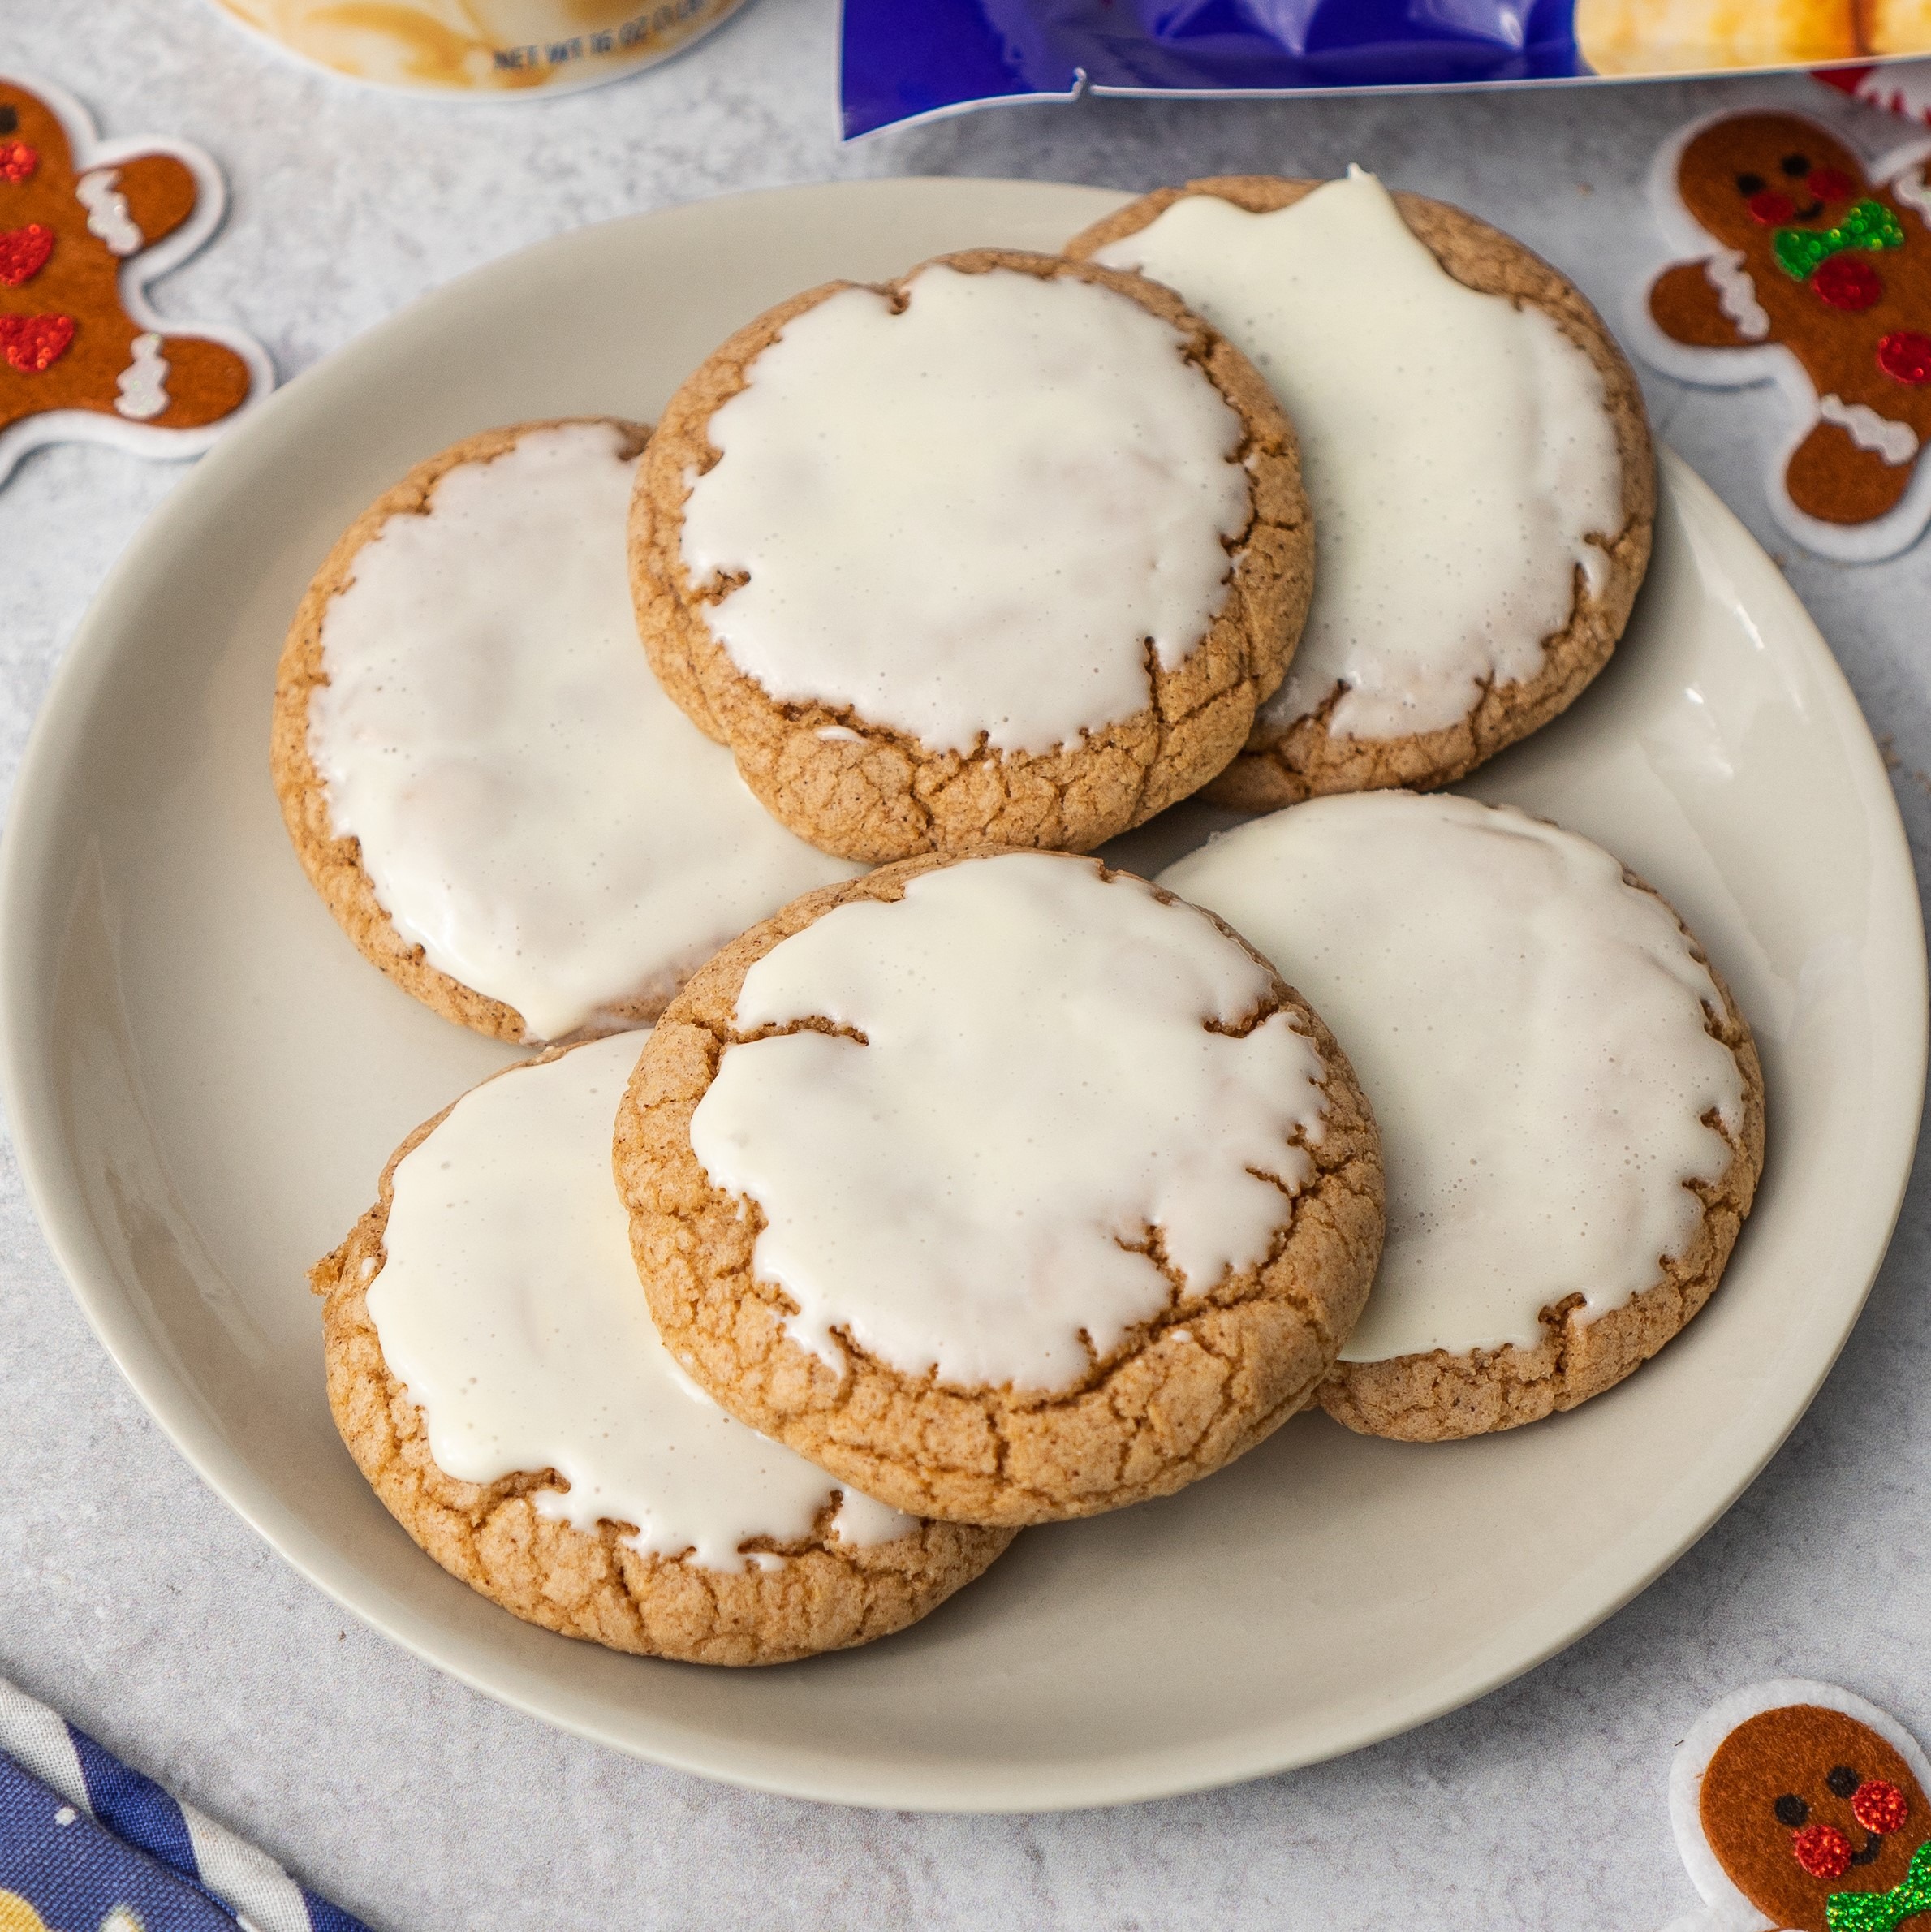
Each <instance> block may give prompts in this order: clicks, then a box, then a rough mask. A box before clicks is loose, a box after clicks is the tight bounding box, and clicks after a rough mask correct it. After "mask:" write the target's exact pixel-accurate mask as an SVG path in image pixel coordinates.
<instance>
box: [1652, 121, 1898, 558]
mask: <svg viewBox="0 0 1931 1932" xmlns="http://www.w3.org/2000/svg"><path fill="white" fill-rule="evenodd" d="M1671 172H1672V179H1671V181H1670V184H1669V192H1670V196H1671V201H1672V205H1673V208H1674V209H1675V210H1677V211H1679V212H1680V213H1681V214H1682V215H1683V216H1687V226H1688V228H1689V232H1690V233H1691V234H1692V235H1694V236H1695V237H1696V239H1697V240H1698V241H1699V242H1700V244H1701V246H1702V252H1701V254H1700V258H1699V259H1698V260H1696V261H1686V262H1683V263H1679V264H1678V265H1675V266H1674V267H1671V268H1669V269H1666V270H1665V271H1664V272H1663V273H1662V274H1661V275H1659V276H1658V277H1657V279H1656V281H1655V282H1654V283H1653V285H1652V286H1651V288H1650V290H1649V300H1648V304H1647V309H1648V315H1647V318H1646V319H1647V320H1648V321H1649V322H1650V323H1652V324H1653V326H1654V327H1655V329H1656V330H1658V331H1660V333H1661V334H1662V337H1663V338H1664V339H1665V341H1666V343H1667V344H1668V345H1671V349H1669V350H1666V351H1664V352H1663V353H1662V354H1660V355H1653V356H1652V358H1651V359H1652V360H1657V361H1659V362H1661V363H1662V366H1664V367H1666V368H1668V369H1671V370H1672V373H1680V374H1682V375H1683V376H1684V377H1686V378H1687V379H1688V380H1690V381H1699V380H1700V381H1709V382H1750V381H1761V380H1762V379H1763V377H1764V376H1765V374H1768V373H1778V368H1776V367H1766V366H1765V364H1764V363H1763V361H1762V359H1761V357H1752V356H1748V355H1745V356H1740V357H1739V356H1738V355H1737V353H1736V352H1737V351H1750V350H1753V349H1765V350H1781V351H1785V352H1787V357H1788V358H1789V359H1790V360H1789V364H1785V365H1780V366H1786V367H1791V374H1792V377H1793V382H1792V383H1791V385H1790V386H1795V385H1797V384H1801V386H1802V387H1803V389H1804V391H1805V392H1806V393H1805V396H1804V399H1805V400H1806V401H1807V402H1808V405H1809V407H1810V409H1811V411H1812V418H1813V420H1812V423H1811V425H1810V427H1809V429H1808V433H1806V434H1805V435H1804V437H1803V438H1802V439H1801V440H1800V442H1798V444H1797V445H1796V446H1795V448H1794V449H1793V450H1792V451H1791V453H1790V455H1789V457H1788V459H1787V464H1786V465H1785V468H1784V472H1783V475H1782V479H1781V481H1782V491H1783V494H1784V499H1785V502H1787V505H1788V506H1789V507H1790V508H1791V510H1792V511H1795V520H1793V519H1792V518H1791V517H1790V516H1786V517H1785V519H1784V520H1785V521H1786V523H1787V524H1790V526H1791V528H1795V530H1796V531H1797V533H1798V534H1800V535H1804V536H1806V537H1808V534H1809V533H1808V531H1807V530H1806V528H1805V527H1804V520H1808V521H1809V522H1811V523H1812V524H1821V525H1826V526H1833V525H1834V526H1837V527H1838V528H1844V529H1851V528H1856V527H1857V526H1863V525H1870V524H1875V523H1877V522H1878V521H1879V520H1882V519H1885V518H1886V517H1889V516H1890V515H1892V513H1893V512H1894V511H1898V510H1899V506H1900V505H1901V504H1903V502H1904V499H1905V498H1906V496H1907V493H1909V492H1910V491H1911V490H1912V484H1913V479H1914V477H1915V475H1916V471H1917V468H1918V467H1919V466H1918V458H1919V455H1920V452H1921V451H1922V450H1923V448H1924V446H1925V442H1926V441H1927V440H1931V192H1927V190H1926V188H1925V180H1924V175H1923V171H1922V170H1921V169H1903V170H1898V171H1897V172H1896V173H1895V175H1894V177H1893V178H1890V179H1879V180H1876V181H1873V179H1870V178H1869V175H1867V174H1866V171H1865V170H1864V164H1863V163H1862V162H1860V160H1859V158H1858V157H1857V156H1856V155H1855V154H1854V153H1851V150H1850V149H1848V148H1847V147H1846V146H1845V145H1844V144H1843V142H1841V141H1839V140H1837V139H1836V137H1835V136H1833V135H1832V134H1831V133H1830V132H1829V131H1828V130H1827V129H1825V128H1823V127H1819V126H1818V125H1817V123H1814V122H1812V121H1808V120H1805V119H1802V118H1800V116H1798V115H1795V114H1729V115H1726V116H1724V117H1722V119H1718V120H1716V121H1713V122H1711V123H1709V124H1707V125H1705V126H1704V127H1701V128H1700V130H1698V131H1696V132H1694V133H1693V134H1692V136H1691V138H1690V139H1689V140H1687V141H1686V142H1684V143H1683V145H1682V147H1681V149H1680V151H1679V153H1677V154H1676V156H1675V162H1674V166H1673V169H1672V170H1671ZM1666 218H1668V213H1667V211H1666ZM1672 225H1674V226H1678V227H1679V228H1681V227H1683V226H1685V224H1683V223H1682V222H1675V223H1673V224H1672ZM1678 346H1679V347H1680V348H1681V349H1682V350H1683V351H1692V352H1693V351H1719V352H1720V353H1719V354H1718V356H1712V357H1707V358H1705V360H1704V364H1703V366H1701V367H1698V366H1697V365H1696V358H1695V356H1694V355H1693V354H1692V355H1691V356H1687V357H1686V356H1677V355H1675V354H1674V353H1673V352H1671V351H1672V350H1673V349H1674V348H1675V347H1678ZM1726 357H1727V359H1728V365H1727V367H1726V361H1725V358H1726ZM1679 364H1683V366H1681V367H1679ZM1921 524H1922V518H1921V517H1916V518H1915V520H1913V521H1912V527H1911V528H1903V523H1902V522H1900V523H1899V526H1898V527H1897V528H1894V529H1893V530H1890V531H1889V532H1887V533H1886V536H1887V537H1897V538H1899V540H1900V541H1889V542H1879V543H1876V544H1874V546H1873V547H1872V548H1871V550H1870V551H1869V554H1885V551H1886V550H1887V549H1889V550H1894V549H1898V548H1901V547H1902V545H1903V542H1907V541H1910V540H1911V538H1912V537H1913V536H1915V535H1916V528H1919V527H1921ZM1816 547H1818V548H1821V549H1825V550H1829V551H1830V552H1831V553H1832V554H1844V555H1855V554H1859V548H1858V546H1857V545H1856V543H1855V542H1852V543H1851V544H1849V545H1847V546H1833V545H1831V544H1830V543H1829V542H1828V541H1826V542H1824V543H1820V544H1817V546H1816Z"/></svg>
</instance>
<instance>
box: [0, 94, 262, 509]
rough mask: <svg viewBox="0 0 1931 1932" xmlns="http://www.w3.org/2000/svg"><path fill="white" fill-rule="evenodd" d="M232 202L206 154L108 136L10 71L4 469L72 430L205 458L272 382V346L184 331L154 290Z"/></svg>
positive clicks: (0, 180) (4, 105)
mask: <svg viewBox="0 0 1931 1932" xmlns="http://www.w3.org/2000/svg"><path fill="white" fill-rule="evenodd" d="M221 213H222V185H221V177H220V175H219V174H218V172H217V171H216V170H215V167H214V165H213V162H211V161H209V158H208V157H206V156H205V155H204V154H202V153H200V151H199V150H198V149H192V148H190V147H188V146H187V145H186V144H184V143H181V142H175V141H159V140H153V141H138V142H116V143H114V144H110V145H106V146H102V145H100V144H97V143H96V141H95V140H94V137H93V128H92V126H91V125H90V124H89V123H88V119H87V116H86V114H84V111H83V110H82V109H81V108H80V105H79V103H78V102H76V101H73V100H72V99H71V98H70V97H67V96H66V95H64V94H62V93H61V92H60V90H59V89H58V88H52V87H50V86H49V85H48V84H46V83H45V82H38V81H37V82H35V83H34V84H32V85H31V86H29V85H28V84H26V83H24V82H23V81H20V80H16V79H15V78H13V77H11V76H9V75H3V74H0V477H5V475H6V472H7V471H8V470H9V469H10V468H11V467H12V465H13V464H14V463H15V461H17V460H18V459H19V457H20V456H21V455H24V453H25V452H26V451H27V450H28V449H30V448H32V447H34V446H37V445H38V444H40V443H42V442H52V441H54V440H56V439H61V438H79V439H83V440H91V441H95V442H117V443H120V444H122V445H123V446H127V447H131V448H133V449H136V450H139V451H143V452H144V453H146V454H149V455H193V454H195V453H196V451H199V450H200V449H203V448H205V446H207V443H208V442H209V440H210V439H211V438H212V437H213V434H214V433H216V431H217V429H218V427H219V426H221V425H224V424H225V423H226V421H227V420H228V419H230V418H231V417H232V416H234V415H235V412H237V411H238V410H239V409H241V408H243V407H244V405H245V404H247V403H249V402H251V401H252V400H255V399H258V398H259V397H261V396H262V395H265V394H266V393H267V392H268V390H269V388H270V387H271V386H273V383H274V373H273V371H272V369H271V368H270V367H269V361H268V358H267V357H266V356H265V354H264V353H263V352H262V351H261V347H259V345H258V344H256V343H254V342H252V341H251V340H250V339H248V337H246V336H244V335H241V334H238V333H237V332H236V331H235V330H226V329H219V328H213V327H204V328H199V329H196V330H195V331H193V332H192V333H175V332H174V331H173V330H170V328H169V326H168V325H167V324H166V323H165V322H163V321H162V320H161V319H160V317H157V316H155V315H154V314H153V313H150V312H149V309H148V308H147V307H146V305H145V304H144V301H143V300H142V287H143V285H144V283H145V282H147V281H148V280H149V279H150V278H152V277H153V276H154V275H156V274H160V273H162V272H163V271H164V270H167V269H169V268H171V267H173V266H174V265H175V263H176V262H178V261H180V260H181V259H182V257H183V256H185V255H187V254H188V253H190V252H192V250H193V249H194V248H196V247H198V246H199V245H200V243H201V242H202V241H203V240H205V239H206V237H207V236H208V235H209V233H210V232H211V231H212V230H213V227H214V226H215V225H216V224H217V223H218V222H219V220H220V218H221Z"/></svg>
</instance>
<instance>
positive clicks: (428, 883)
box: [308, 423, 863, 1039]
mask: <svg viewBox="0 0 1931 1932" xmlns="http://www.w3.org/2000/svg"><path fill="white" fill-rule="evenodd" d="M617 450H618V433H617V431H616V430H615V429H613V428H612V427H611V426H610V425H607V424H597V423H593V424H578V425H571V426H568V427H564V428H560V429H545V430H541V431H537V432H532V433H530V434H528V435H526V436H524V437H523V438H521V439H520V440H519V442H518V443H517V444H516V446H515V449H513V450H512V451H510V452H509V453H508V454H506V455H502V456H498V457H497V458H495V459H494V460H493V461H491V462H489V463H486V464H485V463H470V464H463V465H461V466H460V467H459V468H456V469H454V470H451V471H450V472H448V473H447V474H446V475H445V476H444V477H443V478H442V481H441V482H440V483H438V484H437V486H436V491H435V494H434V496H433V498H432V499H431V503H430V508H429V513H428V514H427V515H404V516H395V517H391V518H390V520H389V521H388V523H387V524H385V525H384V526H383V528H382V529H381V532H380V533H378V534H377V536H376V537H374V538H373V540H372V541H370V542H369V543H367V544H365V545H364V546H363V548H362V550H361V551H360V554H358V555H357V557H356V561H355V564H354V580H353V581H352V582H351V584H350V585H349V587H348V588H347V589H346V590H344V591H343V593H342V594H341V595H340V596H338V597H336V598H335V599H334V601H333V602H331V603H330V606H329V609H328V614H327V616H326V617H325V620H324V623H323V626H322V653H323V659H324V663H325V668H326V671H327V673H328V677H329V683H328V684H327V686H326V687H325V688H321V689H318V690H317V692H315V694H314V696H313V697H312V700H311V701H310V705H309V725H308V747H309V753H310V755H311V757H312V758H313V760H314V761H315V766H316V769H317V771H318V772H319V773H320V774H321V777H322V778H323V780H324V782H325V783H326V785H327V787H328V793H329V812H330V819H331V822H333V824H334V828H335V830H337V831H338V833H343V834H354V835H355V836H356V837H357V838H359V839H360V840H361V842H362V863H363V865H364V869H366V870H367V872H368V873H369V878H371V879H372V880H373V882H374V886H375V891H376V896H377V899H379V900H380V901H381V905H382V907H383V908H384V910H385V911H386V912H387V913H388V914H389V916H390V919H391V920H392V921H394V924H395V926H396V929H397V930H398V931H399V932H400V933H401V934H402V935H403V938H405V939H407V940H411V941H413V942H416V943H418V944H420V946H421V947H423V949H424V951H425V953H426V954H427V955H428V957H429V963H430V964H432V965H433V966H436V967H438V968H441V970H442V971H443V972H446V973H448V974H450V976H451V977H453V978H455V979H458V980H459V981H462V982H463V984H464V985H468V986H472V987H474V988H475V989H476V990H477V991H478V992H481V993H485V994H489V996H490V997H491V998H496V999H500V1000H503V1001H505V1002H506V1003H508V1004H509V1005H511V1006H513V1007H515V1008H516V1010H517V1011H519V1013H521V1014H522V1016H523V1017H524V1023H525V1024H526V1026H527V1027H528V1030H529V1033H530V1035H531V1037H532V1038H537V1039H555V1038H558V1037H561V1036H562V1035H564V1034H567V1033H570V1032H571V1031H573V1030H574V1029H576V1028H578V1027H580V1026H583V1025H585V1024H590V1023H592V1022H593V1021H595V1020H597V1016H599V1014H600V1013H602V1012H605V1011H607V1010H608V1009H609V1008H610V1007H611V1006H613V1005H614V1003H618V1002H619V1001H621V1000H623V998H626V997H627V996H629V995H631V994H636V993H639V992H641V991H644V990H662V991H664V992H666V993H667V992H668V991H669V990H670V989H671V988H672V987H673V986H674V985H675V983H676V981H678V980H679V979H680V978H681V977H683V975H684V974H685V973H687V972H689V971H690V970H691V969H692V968H693V967H695V966H696V965H698V964H701V963H702V962H703V960H705V959H706V958H708V957H709V955H710V954H711V953H713V951H716V950H717V948H718V947H720V946H721V945H722V944H723V943H724V942H726V940H728V939H730V938H733V937H734V936H735V934H738V933H739V932H740V931H742V930H743V929H744V927H746V926H748V925H752V923H753V922H755V921H757V920H759V919H761V918H763V917H765V916H766V915H767V914H769V913H770V912H774V911H776V910H777V908H778V907H779V906H781V905H782V904H784V903H786V901H787V900H788V899H793V898H795V896H796V895H798V894H799V893H800V892H804V891H808V890H810V889H811V888H812V887H813V886H822V885H825V884H829V883H830V882H832V881H834V880H838V879H846V878H852V877H853V876H855V875H856V873H858V872H860V871H861V870H862V869H863V868H862V867H860V866H855V865H847V863H845V862H844V861H843V860H837V859H831V858H827V857H826V856H825V855H824V854H822V853H821V852H815V851H813V850H812V847H809V846H808V845H807V844H805V843H804V841H803V840H802V839H797V838H795V837H794V836H793V835H792V834H791V833H789V832H787V831H786V830H784V829H783V827H782V826H779V825H778V824H777V823H776V822H774V820H773V819H772V818H771V817H769V815H768V814H767V813H765V810H764V809H763V808H762V807H761V805H760V804H758V803H757V801H756V800H755V799H754V798H752V796H751V794H750V792H749V791H748V790H746V788H745V787H744V783H743V782H742V780H740V779H739V777H738V774H737V770H736V768H735V765H733V764H732V762H731V754H730V753H728V752H726V751H725V750H724V749H723V748H722V747H721V746H718V745H715V744H712V743H711V742H710V741H709V740H708V739H706V738H705V737H704V736H703V735H702V734H701V733H700V732H699V731H697V730H696V727H694V726H692V723H691V722H690V721H689V720H688V719H687V718H685V717H684V716H683V714H682V713H681V712H680V711H679V710H678V709H677V708H676V707H675V705H673V704H672V703H671V702H670V700H669V699H668V698H667V697H666V696H664V694H663V692H662V690H661V689H660V688H659V687H658V685H657V679H655V678H654V677H653V675H651V671H650V666H649V662H648V660H647V659H646V658H645V657H644V650H643V647H642V645H640V644H639V642H638V640H637V633H636V619H635V618H634V616H633V615H632V610H631V598H630V589H629V584H628V580H627V569H626V564H625V547H624V528H625V520H626V517H627V513H628V507H629V500H630V490H631V481H632V479H633V475H634V472H635V468H636V466H635V464H631V463H626V462H621V461H619V459H618V455H617Z"/></svg>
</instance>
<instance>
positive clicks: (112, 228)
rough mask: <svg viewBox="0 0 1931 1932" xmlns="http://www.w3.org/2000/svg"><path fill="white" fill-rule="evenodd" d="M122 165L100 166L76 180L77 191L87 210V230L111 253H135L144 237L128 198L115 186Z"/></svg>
mask: <svg viewBox="0 0 1931 1932" xmlns="http://www.w3.org/2000/svg"><path fill="white" fill-rule="evenodd" d="M120 178H121V170H119V168H96V169H95V170H93V173H92V174H91V175H82V176H81V177H80V179H79V180H78V181H76V182H75V183H74V192H75V195H76V196H79V197H80V205H81V206H82V207H83V208H84V209H86V210H87V231H88V234H89V235H97V236H99V238H100V239H101V240H102V241H104V242H106V244H107V246H108V249H109V251H110V252H111V253H113V254H115V255H131V254H132V253H133V252H134V251H135V250H136V248H139V247H140V245H141V243H142V241H143V239H144V237H143V235H142V234H141V231H140V228H139V227H138V226H136V222H135V219H134V217H133V216H132V215H131V214H130V213H128V212H127V196H125V195H123V193H122V192H121V191H120V189H119V188H118V187H117V186H116V185H115V184H116V183H118V182H119V180H120Z"/></svg>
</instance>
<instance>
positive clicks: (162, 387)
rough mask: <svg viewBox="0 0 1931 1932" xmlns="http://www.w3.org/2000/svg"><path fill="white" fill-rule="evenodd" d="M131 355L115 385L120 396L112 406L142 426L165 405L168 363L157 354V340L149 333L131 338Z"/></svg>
mask: <svg viewBox="0 0 1931 1932" xmlns="http://www.w3.org/2000/svg"><path fill="white" fill-rule="evenodd" d="M133 356H134V360H132V361H131V362H130V363H129V364H127V368H125V369H123V370H122V371H121V373H120V378H119V382H118V383H117V384H116V385H115V386H116V387H117V388H119V390H120V392H121V393H120V394H119V395H118V396H116V397H115V398H114V408H115V410H116V411H117V412H119V414H120V415H122V416H127V417H129V418H130V419H131V420H133V421H135V422H137V423H144V422H146V421H147V420H149V418H150V417H152V416H159V415H160V413H161V412H162V410H164V409H165V408H167V406H168V360H167V358H166V356H163V355H162V352H161V338H160V337H159V336H158V335H155V334H152V333H150V334H146V335H137V336H136V337H135V339H134V343H133Z"/></svg>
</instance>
